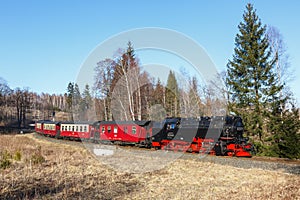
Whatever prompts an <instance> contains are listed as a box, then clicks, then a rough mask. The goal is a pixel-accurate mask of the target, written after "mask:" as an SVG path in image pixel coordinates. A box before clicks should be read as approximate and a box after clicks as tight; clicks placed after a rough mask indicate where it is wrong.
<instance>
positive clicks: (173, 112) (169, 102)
mask: <svg viewBox="0 0 300 200" xmlns="http://www.w3.org/2000/svg"><path fill="white" fill-rule="evenodd" d="M165 92H166V94H165V95H166V111H167V114H168V115H169V116H174V117H177V116H179V114H180V103H179V102H180V100H179V88H178V84H177V80H176V77H175V73H174V72H173V71H170V73H169V76H168V80H167V86H166V90H165Z"/></svg>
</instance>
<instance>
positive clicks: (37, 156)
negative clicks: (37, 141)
mask: <svg viewBox="0 0 300 200" xmlns="http://www.w3.org/2000/svg"><path fill="white" fill-rule="evenodd" d="M30 160H31V162H32V163H33V164H41V163H43V162H45V158H44V156H43V155H42V148H41V146H38V147H37V149H36V150H35V152H34V154H32V155H31V158H30Z"/></svg>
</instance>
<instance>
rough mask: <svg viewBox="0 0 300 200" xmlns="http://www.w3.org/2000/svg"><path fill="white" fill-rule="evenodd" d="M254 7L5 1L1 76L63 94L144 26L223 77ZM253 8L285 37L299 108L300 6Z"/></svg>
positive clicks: (0, 4) (0, 1)
mask: <svg viewBox="0 0 300 200" xmlns="http://www.w3.org/2000/svg"><path fill="white" fill-rule="evenodd" d="M247 2H249V1H234V0H231V1H220V0H219V1H216V0H213V1H207V0H206V1H201V0H200V1H199V0H194V1H176V0H173V1H171V0H165V1H160V0H152V1H137V0H136V1H115V0H109V1H104V0H103V1H96V0H95V1H92V0H87V1H83V0H82V1H76V0H73V1H71V0H70V1H68V0H64V1H59V0H51V1H38V0H37V1H32V0H27V1H21V0H19V1H15V0H11V1H9V0H7V1H4V0H0V30H1V31H0V77H2V78H4V79H5V80H6V81H7V82H8V84H9V86H10V87H11V88H16V87H21V88H23V87H29V88H30V90H31V91H34V92H38V93H41V92H47V93H57V94H58V93H64V92H66V88H67V84H68V82H70V81H75V80H76V77H77V74H78V72H79V70H80V66H81V65H82V63H83V62H84V61H85V59H86V58H87V57H88V55H89V54H90V52H91V51H92V50H93V49H94V48H95V47H96V46H97V45H99V44H100V43H102V42H103V41H105V40H106V39H107V38H109V37H111V36H113V35H116V34H118V33H120V32H123V31H127V30H130V29H134V28H143V27H161V28H167V29H172V30H175V31H178V32H181V33H183V34H185V35H187V36H189V37H190V38H192V39H194V40H195V41H196V42H197V43H199V44H200V45H201V46H202V47H203V48H204V49H205V50H206V51H207V53H208V54H209V56H210V57H211V59H212V60H213V62H214V63H215V65H216V66H217V68H218V70H224V69H225V66H226V64H227V61H228V59H231V58H232V54H233V48H234V38H235V35H236V34H237V33H238V28H237V25H238V24H239V22H240V21H241V20H242V15H243V12H244V10H245V5H246V3H247ZM250 3H253V4H254V7H255V9H256V10H257V14H258V16H259V17H260V18H261V20H262V23H263V24H267V25H272V26H275V27H277V28H278V29H279V30H280V32H281V34H282V35H283V37H284V41H285V43H286V46H287V53H288V54H289V56H290V63H291V66H292V68H294V70H295V73H294V74H295V80H294V81H293V82H292V83H290V85H291V87H292V90H293V92H294V93H295V95H296V96H297V98H298V102H299V101H300V87H299V86H298V85H299V83H300V80H299V77H300V68H299V67H300V57H299V51H298V47H299V46H300V40H299V36H300V26H299V21H298V20H299V19H300V12H299V9H300V2H299V1H297V0H294V1H276V0H273V1H271V0H270V1H267V0H265V1H263V0H261V1H250ZM121 47H122V46H121ZM141 62H143V60H142V59H141ZM91 78H92V77H91Z"/></svg>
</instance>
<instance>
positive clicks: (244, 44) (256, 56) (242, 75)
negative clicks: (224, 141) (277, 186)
mask: <svg viewBox="0 0 300 200" xmlns="http://www.w3.org/2000/svg"><path fill="white" fill-rule="evenodd" d="M238 28H239V33H238V34H237V35H236V38H235V45H236V47H235V49H234V55H233V58H232V60H230V61H229V62H228V64H227V78H226V84H227V88H228V89H229V110H230V111H233V112H235V113H236V114H238V115H240V116H242V118H243V120H244V125H245V129H246V131H247V134H248V135H250V136H253V139H254V144H255V147H256V152H257V154H258V155H263V156H276V157H285V158H299V157H300V145H299V142H300V140H299V129H300V122H299V115H298V110H297V109H295V108H294V107H293V108H292V109H289V107H287V104H288V100H289V97H287V96H284V95H282V91H283V86H284V84H281V81H279V78H280V75H279V74H278V75H277V74H275V72H276V62H277V61H278V53H276V52H275V53H274V52H273V53H272V49H271V48H270V44H269V41H268V37H267V35H266V26H263V25H262V23H261V21H260V19H259V18H258V16H257V14H256V11H255V10H254V8H253V6H252V5H251V4H247V6H246V11H245V12H244V15H243V22H241V23H240V24H239V26H238ZM277 73H279V72H277Z"/></svg>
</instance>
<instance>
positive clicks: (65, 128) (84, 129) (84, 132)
mask: <svg viewBox="0 0 300 200" xmlns="http://www.w3.org/2000/svg"><path fill="white" fill-rule="evenodd" d="M92 129H93V126H92V124H91V123H84V122H78V123H73V122H65V123H61V125H60V135H59V136H60V137H70V138H82V139H90V137H91V132H92Z"/></svg>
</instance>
